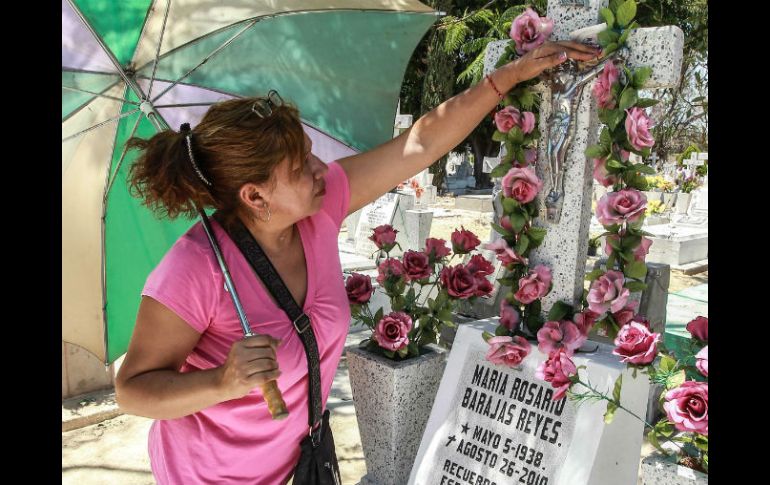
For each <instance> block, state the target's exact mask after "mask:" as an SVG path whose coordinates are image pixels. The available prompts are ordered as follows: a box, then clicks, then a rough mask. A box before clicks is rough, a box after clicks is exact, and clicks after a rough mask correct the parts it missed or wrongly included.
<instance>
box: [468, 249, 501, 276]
mask: <svg viewBox="0 0 770 485" xmlns="http://www.w3.org/2000/svg"><path fill="white" fill-rule="evenodd" d="M465 267H466V268H467V269H468V271H470V273H471V274H472V275H474V276H476V275H480V276H487V275H491V274H492V273H494V272H495V267H494V266H492V263H490V262H489V261H487V260H486V258H484V256H482V255H480V254H474V255H473V256H471V259H470V261H468V264H466V265H465Z"/></svg>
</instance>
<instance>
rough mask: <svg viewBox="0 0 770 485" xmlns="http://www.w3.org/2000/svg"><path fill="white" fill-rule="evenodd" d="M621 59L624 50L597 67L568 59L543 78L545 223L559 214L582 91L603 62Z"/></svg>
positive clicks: (553, 220) (605, 61)
mask: <svg viewBox="0 0 770 485" xmlns="http://www.w3.org/2000/svg"><path fill="white" fill-rule="evenodd" d="M624 57H627V50H626V49H621V50H619V51H616V52H614V53H613V54H611V55H609V56H607V57H606V58H605V59H604V60H602V61H600V62H599V63H597V64H590V65H589V63H582V65H581V64H580V63H578V62H576V61H574V60H572V59H570V60H568V61H566V62H564V63H563V64H560V65H559V66H557V67H555V68H553V69H552V70H551V72H550V73H549V74H547V75H546V76H544V77H545V79H546V80H547V81H549V84H550V87H551V114H550V116H549V117H548V144H547V146H546V150H547V152H548V153H547V155H548V164H549V167H550V174H549V175H550V182H551V190H550V192H549V193H548V196H547V197H546V199H545V205H546V217H547V220H548V221H549V222H553V223H556V222H558V221H559V216H560V214H561V210H560V207H561V202H562V201H563V196H564V189H563V187H564V172H565V166H564V165H565V162H566V160H567V151H568V150H569V147H570V144H571V142H572V138H573V136H574V134H575V124H576V123H575V120H574V118H575V115H576V114H577V112H578V109H579V107H580V106H579V105H580V97H581V96H582V94H583V88H584V87H585V85H586V84H588V83H589V82H590V81H591V80H593V79H594V78H595V77H596V76H598V75H599V74H600V73H601V71H602V69H604V65H605V64H606V63H607V62H613V61H614V60H615V59H618V58H624ZM586 66H588V67H586Z"/></svg>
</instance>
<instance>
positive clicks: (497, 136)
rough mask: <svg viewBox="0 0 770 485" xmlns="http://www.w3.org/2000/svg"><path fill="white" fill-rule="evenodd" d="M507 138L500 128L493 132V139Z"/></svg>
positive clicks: (503, 139) (502, 139) (501, 139)
mask: <svg viewBox="0 0 770 485" xmlns="http://www.w3.org/2000/svg"><path fill="white" fill-rule="evenodd" d="M507 139H508V136H507V135H506V134H505V133H503V132H502V131H500V130H495V132H494V133H492V140H494V141H505V140H507Z"/></svg>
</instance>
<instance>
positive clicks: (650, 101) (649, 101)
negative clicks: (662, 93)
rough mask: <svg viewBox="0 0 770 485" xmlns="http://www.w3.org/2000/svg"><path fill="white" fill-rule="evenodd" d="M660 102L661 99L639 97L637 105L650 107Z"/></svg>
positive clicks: (638, 106)
mask: <svg viewBox="0 0 770 485" xmlns="http://www.w3.org/2000/svg"><path fill="white" fill-rule="evenodd" d="M658 103H660V100H659V99H654V98H639V99H637V100H636V107H637V108H649V107H650V106H655V105H656V104H658Z"/></svg>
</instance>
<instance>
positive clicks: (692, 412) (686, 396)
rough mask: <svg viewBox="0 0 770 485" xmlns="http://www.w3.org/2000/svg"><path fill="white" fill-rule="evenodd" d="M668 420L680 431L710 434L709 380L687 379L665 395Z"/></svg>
mask: <svg viewBox="0 0 770 485" xmlns="http://www.w3.org/2000/svg"><path fill="white" fill-rule="evenodd" d="M665 399H666V402H665V403H663V409H665V410H666V415H667V416H668V420H669V421H671V422H672V423H674V427H675V428H676V429H678V430H679V431H686V432H693V433H700V434H702V435H704V436H708V434H709V385H708V382H695V381H686V382H684V383H683V384H682V385H681V386H679V387H677V388H674V389H671V390H670V391H668V392H667V393H666V395H665Z"/></svg>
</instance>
